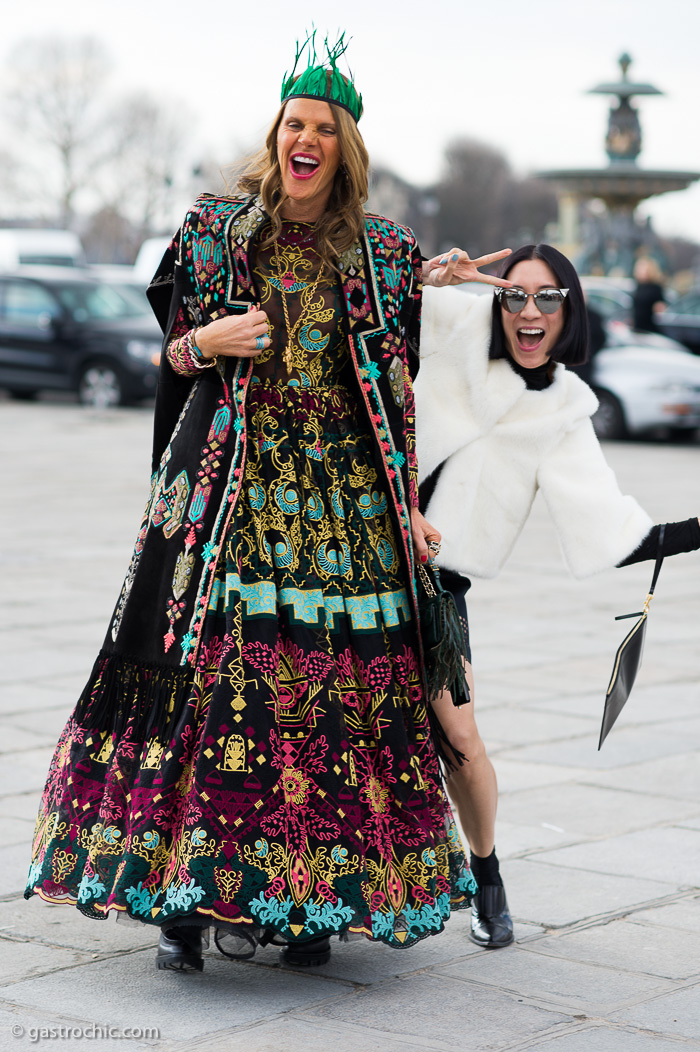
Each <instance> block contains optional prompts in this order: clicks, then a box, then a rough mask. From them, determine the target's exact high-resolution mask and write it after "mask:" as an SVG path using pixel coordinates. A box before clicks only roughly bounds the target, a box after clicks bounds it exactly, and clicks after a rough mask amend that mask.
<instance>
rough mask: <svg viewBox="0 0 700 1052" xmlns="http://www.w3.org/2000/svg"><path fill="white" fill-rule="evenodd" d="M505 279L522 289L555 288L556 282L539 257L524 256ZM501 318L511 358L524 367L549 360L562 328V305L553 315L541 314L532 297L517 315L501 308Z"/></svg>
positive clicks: (531, 290) (537, 290)
mask: <svg viewBox="0 0 700 1052" xmlns="http://www.w3.org/2000/svg"><path fill="white" fill-rule="evenodd" d="M508 280H509V281H512V282H513V285H514V286H515V287H516V288H519V289H522V290H523V292H539V291H540V289H557V288H559V282H558V281H557V279H556V278H555V277H554V274H553V273H552V271H551V270H550V269H549V267H548V266H547V264H546V263H545V262H544V261H543V260H541V259H523V260H521V262H520V263H516V264H515V266H514V267H513V269H512V270H510V271H508ZM501 321H502V322H503V331H504V333H505V337H506V346H507V347H508V350H509V352H510V355H511V358H514V359H515V361H516V362H517V363H518V365H522V366H523V367H524V368H525V369H535V368H537V366H538V365H544V363H545V362H546V361H547V360H548V359H549V357H550V355H551V353H552V351H553V350H554V347H555V346H556V343H557V340H558V339H559V337H560V335H561V331H562V329H563V328H564V305H563V304H562V306H561V307H560V308H559V310H558V311H557V312H556V314H543V313H542V312H541V311H540V310H538V308H537V304H536V303H535V301H534V299H533V298H532V296H528V298H527V303H526V304H525V306H524V307H523V309H522V310H521V311H520V313H519V314H509V313H508V311H507V310H506V309H505V307H501Z"/></svg>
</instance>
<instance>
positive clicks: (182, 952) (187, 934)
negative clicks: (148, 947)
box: [156, 924, 204, 972]
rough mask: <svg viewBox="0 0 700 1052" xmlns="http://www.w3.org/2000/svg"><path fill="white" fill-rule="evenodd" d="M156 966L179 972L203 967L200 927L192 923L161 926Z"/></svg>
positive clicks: (200, 969)
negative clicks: (168, 926)
mask: <svg viewBox="0 0 700 1052" xmlns="http://www.w3.org/2000/svg"><path fill="white" fill-rule="evenodd" d="M156 968H159V969H169V970H171V971H179V972H184V971H189V970H190V969H192V970H194V971H197V972H201V971H202V969H203V968H204V962H203V960H202V929H201V928H198V927H197V926H196V925H193V924H183V925H181V926H178V927H175V928H161V932H160V939H159V940H158V952H157V953H156Z"/></svg>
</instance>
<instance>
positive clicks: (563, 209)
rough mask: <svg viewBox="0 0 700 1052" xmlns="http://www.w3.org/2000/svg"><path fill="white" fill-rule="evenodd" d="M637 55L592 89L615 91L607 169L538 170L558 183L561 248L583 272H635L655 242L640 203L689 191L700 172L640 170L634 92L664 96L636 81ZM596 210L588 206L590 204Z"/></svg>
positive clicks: (594, 92)
mask: <svg viewBox="0 0 700 1052" xmlns="http://www.w3.org/2000/svg"><path fill="white" fill-rule="evenodd" d="M631 62H632V59H631V58H630V56H629V55H627V54H625V55H622V56H621V57H620V59H619V63H620V69H621V70H622V77H621V79H620V80H619V81H617V82H612V83H605V84H599V85H598V86H597V87H595V88H591V90H590V94H592V95H613V96H616V97H617V105H615V104H613V105H612V106H611V107H610V115H609V118H608V132H607V135H606V138H605V149H606V152H607V155H608V158H609V162H610V163H609V164H608V166H607V168H574V169H569V170H567V169H560V170H557V171H549V172H539V173H538V175H539V177H540V178H542V179H547V180H549V181H550V182H552V183H553V184H554V187H555V189H556V191H557V196H558V199H559V239H558V244H559V247H560V248H561V250H562V251H563V252H565V253H566V255H568V256H570V257H571V258H573V259H575V260H576V263H577V266H578V268H579V270H580V271H581V272H582V273H591V272H596V273H599V274H610V273H612V274H617V275H630V274H631V273H632V268H633V266H634V260H635V256H636V254H637V253H638V251H639V249H640V247H641V246H642V245H644V246H645V247H646V249H647V250H648V248H649V247H650V246H649V242H650V240H653V234H652V232H651V228H650V223H649V221H646V222H645V223H640V222H639V221H637V220H636V219H635V211H636V209H637V206H638V205H639V204H640V202H641V201H645V200H647V198H649V197H654V196H656V195H658V194H666V193H669V192H670V191H672V190H685V189H686V187H687V186H689V185H690V183H692V182H694V180H696V179H700V172H672V171H660V170H652V169H644V168H640V167H639V165H638V164H637V158H638V157H639V154H640V152H641V149H642V129H641V125H640V123H639V114H638V111H637V110H636V109H635V107H634V106H632V104H631V101H630V100H631V99H633V98H634V96H635V95H662V94H663V92H661V91H659V89H658V88H655V87H654V86H653V85H651V84H641V83H635V82H634V81H632V80H629V79H628V76H627V71H628V69H629V67H630V65H631ZM594 201H595V202H596V203H597V207H596V208H590V207H589V208H584V207H583V206H584V205H586V204H587V203H589V202H594Z"/></svg>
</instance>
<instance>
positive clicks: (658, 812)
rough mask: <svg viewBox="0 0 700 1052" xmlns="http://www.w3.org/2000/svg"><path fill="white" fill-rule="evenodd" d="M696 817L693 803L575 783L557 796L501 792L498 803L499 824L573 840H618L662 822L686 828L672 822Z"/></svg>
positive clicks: (698, 810) (560, 789)
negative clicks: (544, 826)
mask: <svg viewBox="0 0 700 1052" xmlns="http://www.w3.org/2000/svg"><path fill="white" fill-rule="evenodd" d="M697 814H700V808H699V807H698V805H697V804H696V803H695V802H694V801H689V802H687V803H686V802H685V801H683V802H681V803H679V802H678V801H675V800H669V799H668V798H666V797H659V796H656V795H652V794H651V793H631V792H625V791H622V790H616V789H606V788H599V789H595V788H592V787H591V786H590V785H581V784H578V783H574V784H568V785H560V786H557V791H556V793H553V792H552V791H551V789H549V788H545V789H543V788H538V789H522V790H520V791H519V792H517V793H503V792H502V793H501V796H500V799H499V801H498V815H499V820H501V821H509V822H512V823H513V824H525V823H527V822H532V821H533V820H535V821H537V820H539V821H540V822H547V823H549V824H550V826H555V827H557V829H560V830H561V832H562V834H563V835H565V836H568V837H569V838H572V837H576V838H577V839H578V838H581V837H586V838H599V837H601V836H605V837H613V836H619V835H621V834H623V833H628V832H632V831H633V830H635V829H648V828H650V827H652V826H655V825H658V824H661V823H667V822H668V823H671V822H674V823H675V824H679V825H680V824H683V825H684V826H685V825H686V824H687V823H686V822H685V821H683V822H682V823H679V822H677V821H676V820H677V819H679V818H685V816H688V817H690V816H692V815H697ZM699 821H700V819H699ZM691 828H692V824H691Z"/></svg>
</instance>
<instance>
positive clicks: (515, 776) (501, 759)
mask: <svg viewBox="0 0 700 1052" xmlns="http://www.w3.org/2000/svg"><path fill="white" fill-rule="evenodd" d="M515 756H516V753H515V751H514V750H510V751H509V752H508V754H507V755H504V753H499V754H498V762H497V763H496V767H497V771H496V774H497V775H498V787H499V790H500V792H502V793H513V792H517V791H518V790H520V789H534V788H536V787H537V786H542V785H549V786H557V785H559V784H561V783H562V782H573V781H577V782H580V781H583V780H584V779H588V778H589V775H590V774H592V773H593V774H594V773H595V772H591V771H590V769H589V768H588V767H562V766H560V765H559V764H557V763H556V762H555V758H554V757H553V758H552V762H550V763H546V762H543V763H525V762H524V761H522V760H521V759H520V758H519V757H518V758H517V759H515V758H513V757H515ZM552 791H554V789H553V790H552Z"/></svg>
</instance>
